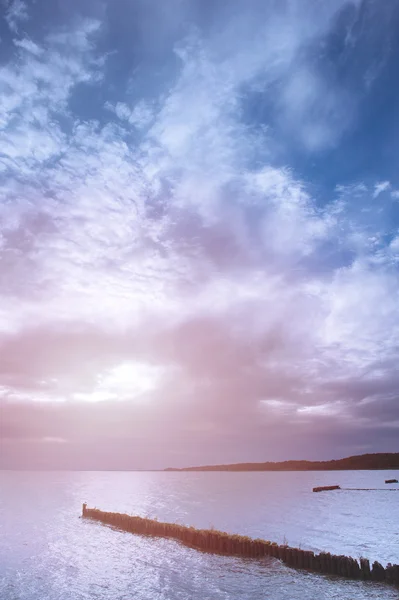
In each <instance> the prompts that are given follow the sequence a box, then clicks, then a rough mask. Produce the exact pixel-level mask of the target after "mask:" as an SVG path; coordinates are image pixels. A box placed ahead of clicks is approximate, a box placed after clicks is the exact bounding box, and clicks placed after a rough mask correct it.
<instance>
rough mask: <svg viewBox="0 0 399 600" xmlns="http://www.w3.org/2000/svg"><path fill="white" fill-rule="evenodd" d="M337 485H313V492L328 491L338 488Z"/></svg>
mask: <svg viewBox="0 0 399 600" xmlns="http://www.w3.org/2000/svg"><path fill="white" fill-rule="evenodd" d="M340 489H341V488H340V486H339V485H320V486H319V487H314V488H313V491H314V492H330V491H331V490H340Z"/></svg>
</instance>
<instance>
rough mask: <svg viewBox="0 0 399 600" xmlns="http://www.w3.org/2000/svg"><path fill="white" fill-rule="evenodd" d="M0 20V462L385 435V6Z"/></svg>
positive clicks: (390, 73) (200, 1)
mask: <svg viewBox="0 0 399 600" xmlns="http://www.w3.org/2000/svg"><path fill="white" fill-rule="evenodd" d="M0 15H1V17H0V440H1V441H0V468H27V469H29V468H30V469H35V468H54V469H55V468H71V469H74V468H78V469H79V468H81V469H158V468H164V467H171V466H174V467H183V466H192V465H201V464H217V463H228V462H247V461H266V460H286V459H316V460H319V459H329V458H340V457H343V456H348V455H353V454H361V453H366V452H389V451H398V450H399V448H398V440H399V369H398V364H399V172H398V152H399V80H398V77H397V74H398V73H397V65H398V61H399V37H398V36H397V31H398V30H399V3H398V2H397V1H396V0H384V2H381V1H380V0H329V1H328V2H327V1H326V2H324V1H320V0H246V1H245V2H242V1H241V0H229V2H226V1H225V0H168V2H164V1H163V0H108V1H107V0H106V1H104V2H101V1H100V0H69V1H68V2H61V1H60V2H54V1H52V0H51V1H50V0H35V1H28V0H0Z"/></svg>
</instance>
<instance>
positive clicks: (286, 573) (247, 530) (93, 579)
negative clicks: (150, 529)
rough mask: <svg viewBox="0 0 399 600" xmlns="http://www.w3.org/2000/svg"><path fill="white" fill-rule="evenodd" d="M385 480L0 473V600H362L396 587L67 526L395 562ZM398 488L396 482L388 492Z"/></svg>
mask: <svg viewBox="0 0 399 600" xmlns="http://www.w3.org/2000/svg"><path fill="white" fill-rule="evenodd" d="M389 475H393V476H396V478H398V473H397V472H396V474H395V472H389V473H388V472H379V471H374V472H370V471H356V472H350V471H344V472H335V473H331V472H313V473H309V472H308V473H158V472H146V473H127V472H120V473H115V472H41V473H39V472H33V473H32V472H30V473H28V472H0V598H1V600H56V599H57V600H58V599H60V600H61V599H62V600H88V599H90V600H91V599H96V600H105V599H107V600H133V599H134V600H144V599H146V600H147V599H154V600H155V599H156V600H178V599H181V600H188V599H198V600H207V599H209V600H218V599H222V598H223V599H230V598H231V599H232V600H238V599H240V600H246V599H248V600H249V599H251V600H254V599H256V600H262V599H265V600H266V599H267V600H283V599H284V600H288V599H289V600H299V599H306V600H322V599H325V598H326V599H337V600H338V599H339V600H347V599H350V600H357V599H362V600H367V599H371V598H378V599H385V598H387V599H388V598H389V599H391V598H395V599H399V589H395V588H390V587H386V586H384V585H380V584H373V583H362V582H350V581H344V580H340V579H335V578H332V577H325V576H321V575H313V574H308V573H304V572H297V571H295V570H292V569H289V568H288V567H285V566H283V565H282V564H280V563H279V562H278V561H277V560H275V559H270V558H268V559H262V560H259V561H258V560H254V559H238V558H226V557H223V556H212V555H207V554H204V553H201V552H197V551H195V550H192V549H188V548H185V547H184V546H181V545H179V544H178V543H177V542H173V541H168V540H158V539H150V538H143V537H138V536H134V535H131V534H129V533H121V532H118V531H114V530H112V529H110V528H108V527H105V526H102V525H100V524H97V523H94V522H90V521H84V520H82V519H80V518H79V515H80V514H81V505H82V502H84V501H86V502H87V503H88V505H89V506H97V507H98V508H101V509H104V510H112V511H118V512H127V513H131V514H137V515H141V516H148V517H157V518H158V519H159V520H165V521H171V522H178V523H182V524H186V525H194V526H197V527H210V526H214V527H215V528H217V529H221V530H225V531H229V532H235V533H241V534H246V535H250V536H253V537H262V538H266V539H269V540H272V541H276V542H282V541H284V540H285V541H287V542H288V544H289V545H291V546H300V547H302V548H304V549H310V550H316V551H320V550H327V551H329V552H334V553H337V554H347V555H352V556H354V557H360V556H366V557H368V558H370V559H372V560H379V561H380V562H382V563H383V564H384V565H385V564H386V563H387V562H389V561H390V562H396V563H399V491H398V492H393V491H385V490H383V491H367V492H366V491H365V492H361V491H339V492H327V493H320V494H313V493H312V491H311V489H312V487H313V486H316V485H333V484H339V485H341V486H342V487H353V488H356V487H357V488H385V487H387V486H385V484H384V479H385V478H387V477H388V476H389ZM397 487H398V486H397Z"/></svg>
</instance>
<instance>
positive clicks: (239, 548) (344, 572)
mask: <svg viewBox="0 0 399 600" xmlns="http://www.w3.org/2000/svg"><path fill="white" fill-rule="evenodd" d="M82 516H83V517H86V518H89V519H94V520H95V521H100V522H101V523H106V524H107V525H112V526H114V527H116V528H118V529H121V530H123V531H128V532H130V533H136V534H141V535H150V536H154V537H165V538H172V539H175V540H178V541H180V542H182V543H183V544H185V545H186V546H190V547H192V548H197V549H198V550H202V551H205V552H212V553H215V554H226V555H229V556H242V557H248V558H262V557H264V556H271V557H274V558H277V559H280V560H281V561H282V562H283V563H284V564H286V565H288V566H290V567H294V568H296V569H306V570H308V571H313V572H316V573H324V574H330V575H337V576H341V577H347V578H350V579H362V580H366V581H380V582H386V583H391V584H394V585H399V565H391V564H388V565H387V566H386V567H385V568H384V567H383V566H382V565H381V564H380V563H379V562H377V561H375V562H374V563H373V565H372V566H370V562H369V560H367V559H366V558H361V559H360V562H358V561H357V560H356V559H354V558H352V557H350V556H349V557H348V556H336V555H334V554H330V553H329V552H320V554H315V553H314V552H311V551H309V550H302V549H300V548H290V547H289V546H287V545H280V546H279V545H278V544H276V543H275V542H268V541H265V540H261V539H251V538H249V537H246V536H242V535H232V534H229V533H224V532H223V531H215V530H213V529H196V528H195V527H185V526H184V525H177V524H175V523H162V522H159V521H156V520H152V519H145V518H142V517H135V516H130V515H125V514H119V513H111V512H103V511H101V510H99V509H97V508H87V505H86V504H83V512H82Z"/></svg>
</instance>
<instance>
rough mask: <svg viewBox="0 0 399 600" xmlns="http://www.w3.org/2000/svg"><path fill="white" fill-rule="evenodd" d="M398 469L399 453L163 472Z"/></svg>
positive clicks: (200, 467) (217, 466)
mask: <svg viewBox="0 0 399 600" xmlns="http://www.w3.org/2000/svg"><path fill="white" fill-rule="evenodd" d="M398 469H399V452H390V453H379V454H361V455H359V456H349V457H347V458H341V459H338V460H326V461H310V460H287V461H282V462H263V463H261V462H257V463H235V464H226V465H206V466H199V467H183V468H175V467H169V468H167V469H164V470H165V471H169V472H170V471H173V472H176V471H233V472H243V471H389V470H398Z"/></svg>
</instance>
